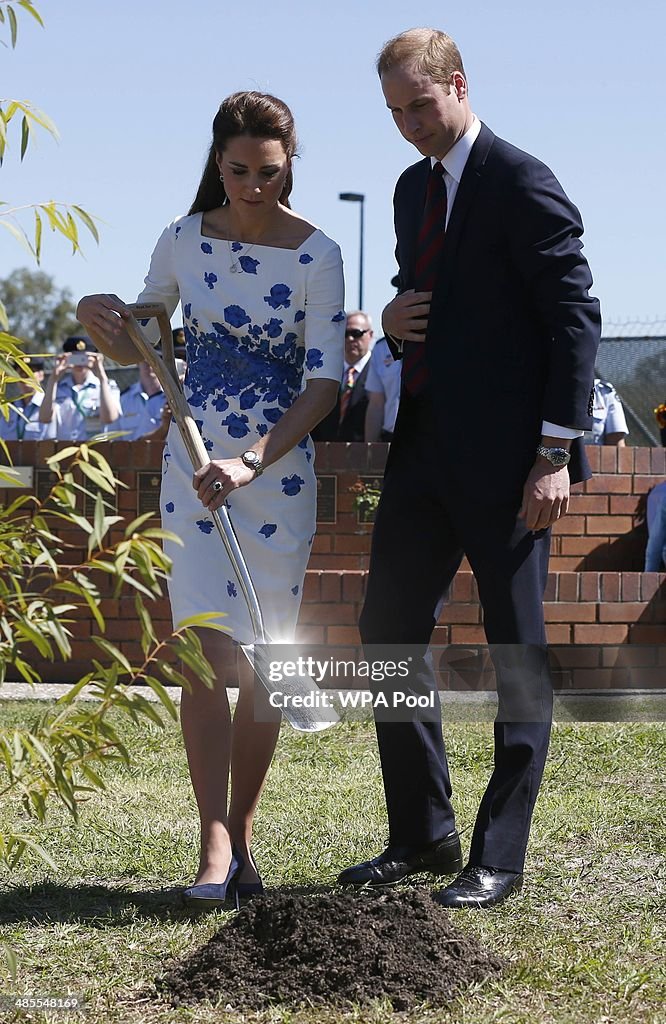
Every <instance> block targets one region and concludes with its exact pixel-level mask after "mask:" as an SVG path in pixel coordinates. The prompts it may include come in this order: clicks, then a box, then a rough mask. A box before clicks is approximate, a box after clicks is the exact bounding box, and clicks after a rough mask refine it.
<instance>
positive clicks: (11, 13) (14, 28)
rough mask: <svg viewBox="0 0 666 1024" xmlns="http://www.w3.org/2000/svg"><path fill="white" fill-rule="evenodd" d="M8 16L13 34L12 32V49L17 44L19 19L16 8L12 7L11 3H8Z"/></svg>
mask: <svg viewBox="0 0 666 1024" xmlns="http://www.w3.org/2000/svg"><path fill="white" fill-rule="evenodd" d="M7 17H8V18H9V28H10V30H11V34H12V50H13V49H14V47H15V46H16V37H17V35H18V24H17V21H16V15H15V14H14V9H13V8H12V7H10V6H9V4H8V5H7Z"/></svg>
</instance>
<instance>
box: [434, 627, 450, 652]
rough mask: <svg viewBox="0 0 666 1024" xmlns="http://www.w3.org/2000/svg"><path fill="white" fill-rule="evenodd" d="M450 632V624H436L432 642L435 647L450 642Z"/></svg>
mask: <svg viewBox="0 0 666 1024" xmlns="http://www.w3.org/2000/svg"><path fill="white" fill-rule="evenodd" d="M449 634H450V630H449V627H448V626H439V625H438V626H435V628H434V630H433V632H432V638H431V641H430V642H431V644H433V646H435V647H437V646H439V645H440V644H448V643H449Z"/></svg>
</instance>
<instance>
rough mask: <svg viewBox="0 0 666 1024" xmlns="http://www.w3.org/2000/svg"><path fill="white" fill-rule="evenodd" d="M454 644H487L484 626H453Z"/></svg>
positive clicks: (452, 636) (452, 641) (452, 637)
mask: <svg viewBox="0 0 666 1024" xmlns="http://www.w3.org/2000/svg"><path fill="white" fill-rule="evenodd" d="M451 643H452V644H485V643H486V634H485V632H484V629H483V626H451Z"/></svg>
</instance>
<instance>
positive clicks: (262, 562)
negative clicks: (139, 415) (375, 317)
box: [162, 218, 344, 642]
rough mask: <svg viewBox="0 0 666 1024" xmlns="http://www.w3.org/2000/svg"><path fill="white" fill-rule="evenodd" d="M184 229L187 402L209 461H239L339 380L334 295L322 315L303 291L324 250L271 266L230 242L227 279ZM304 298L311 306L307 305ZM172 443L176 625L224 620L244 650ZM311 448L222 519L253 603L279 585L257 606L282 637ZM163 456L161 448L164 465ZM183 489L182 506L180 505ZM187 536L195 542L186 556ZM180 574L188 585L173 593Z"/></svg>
mask: <svg viewBox="0 0 666 1024" xmlns="http://www.w3.org/2000/svg"><path fill="white" fill-rule="evenodd" d="M192 220H193V218H191V219H188V218H184V219H183V221H182V225H183V227H182V231H180V232H177V234H178V233H180V234H181V236H182V237H181V241H180V243H179V248H178V250H177V256H176V271H177V275H178V276H177V280H178V288H179V291H180V295H181V303H182V311H183V325H184V329H185V342H186V347H187V363H188V366H187V377H186V382H185V389H184V390H185V396H186V399H187V401H188V404H189V406H190V408H191V411H192V415H193V416H194V417H195V419H196V423H197V428H198V430H199V432H200V434H201V437H202V440H203V444H204V446H205V448H206V451H207V452H208V453H209V457H210V458H211V459H212V458H217V459H227V458H236V457H237V456H238V455H239V454H240V453H241V452H243V451H244V450H245V449H246V448H249V447H250V446H251V445H252V444H253V442H256V441H257V440H258V439H259V438H263V437H265V436H266V434H267V433H268V432H269V430H271V429H272V427H273V426H274V425H275V424H276V423H278V422H279V420H280V419H281V417H282V416H283V415H284V413H285V412H286V411H287V410H288V409H289V408H291V406H292V405H293V403H294V402H295V401H296V399H297V398H298V396H299V395H300V394H301V393H302V391H303V387H304V384H305V377H306V375H308V374H311V373H312V374H316V373H317V372H321V371H322V369H323V370H324V373H326V372H327V370H329V369H331V368H333V367H334V368H335V369H334V372H335V374H336V375H337V363H338V360H339V359H340V351H341V348H342V328H343V324H342V323H341V320H344V314H343V316H342V317H341V318H340V315H339V313H338V312H337V311H338V310H339V309H340V307H341V304H342V303H341V298H340V297H339V296H334V295H333V292H332V291H331V294H330V304H328V305H327V304H325V303H326V300H325V299H324V303H323V304H322V300H321V298H319V296H317V297H316V298H311V296H310V287H311V285H310V282H312V281H315V282H316V281H317V278H316V277H315V275H314V273H313V272H314V271H316V272H317V273H318V272H319V266H320V263H321V262H322V261H321V259H320V252H323V251H324V250H323V249H320V247H319V245H317V246H316V247H315V242H314V240H313V241H312V242H309V243H308V244H307V247H302V248H301V249H299V250H297V251H295V252H291V253H280V254H279V256H278V254H277V253H273V254H271V253H270V252H269V251H267V250H263V251H259V252H258V253H257V252H256V251H254V250H253V251H252V252H248V249H249V244H248V245H244V244H243V243H241V242H231V243H230V248H231V250H232V252H233V253H234V258H235V259H236V260H237V270H238V271H241V272H240V273H236V274H231V273H230V272H229V261H228V260H227V259H226V257H225V256H224V252H225V251H226V252H227V254H228V248H227V243H226V242H222V243H219V242H216V241H215V240H213V239H207V238H205V237H203V236H201V234H200V230H199V222H198V221H197V222H196V229H195V230H194V231H192V230H191V229H190V223H191V221H192ZM180 226H181V225H180V223H179V225H178V227H179V228H180ZM324 241H325V240H324ZM268 249H270V247H268ZM327 251H329V252H330V250H327ZM218 256H219V257H220V259H219V260H218V258H217V257H218ZM181 268H182V269H181ZM313 294H314V293H313ZM307 300H309V301H311V302H312V303H313V305H312V306H309V305H306V301H307ZM306 311H307V316H306ZM336 317H337V318H338V319H336ZM306 321H307V342H306V327H305V324H306ZM331 375H333V374H331ZM169 443H170V445H171V451H172V452H173V461H172V465H171V470H172V473H171V474H170V475H169V480H172V481H173V483H165V488H167V487H168V490H166V489H165V492H164V498H163V505H162V508H163V513H164V518H165V527H166V528H168V529H170V530H172V531H173V532H175V533H177V534H178V535H179V536H181V537H183V539H184V540H185V542H186V547H185V549H181V548H178V549H176V547H175V546H174V548H173V552H174V571H173V580H174V587H173V588H172V589H173V593H174V594H177V593H178V592H179V591H180V593H182V595H183V596H182V598H181V599H180V600H181V605H182V604H186V605H187V608H183V609H182V610H183V617H185V614H195V613H196V612H197V611H205V610H208V611H210V610H211V609H215V610H218V611H224V612H226V614H227V619H226V622H225V625H228V626H229V627H230V628H231V630H232V635H234V636H237V637H238V638H239V639H240V640H241V642H248V641H246V640H245V639H244V630H245V629H246V628H247V626H246V625H244V623H246V622H247V609H246V608H245V602H244V600H243V599H242V592H241V590H240V587H239V586H238V583H237V581H236V580H235V578H234V575H233V572H232V570H231V569H230V568H229V567H228V562H227V563H225V562H221V564H222V565H225V564H226V565H227V569H226V572H225V571H224V569H222V573H223V575H222V574H221V573H220V574H213V575H212V576H211V574H210V573H206V572H205V571H204V570H205V569H206V568H208V562H209V560H210V559H211V558H215V559H217V558H220V559H223V558H224V554H223V551H222V546H221V545H219V549H220V550H219V551H218V550H217V547H218V545H216V543H215V541H216V539H217V538H212V540H208V539H207V538H208V537H210V535H211V534H213V533H216V532H217V531H216V529H215V522H214V520H213V518H212V517H211V515H210V513H209V512H207V510H206V509H205V507H204V506H203V505H201V503H200V502H199V501H198V499H197V496H196V493H195V492H194V491H193V490H192V488H191V487H189V486H188V487H187V488H184V486H183V484H184V481H185V479H186V478H189V479H187V483H188V485H189V481H190V480H191V469H190V467H189V465H188V459H187V455H186V452H185V449H184V447H183V445H182V442H181V439H180V437H179V435H178V431H177V430H176V428H175V426H174V425H172V427H171V434H170V438H169ZM313 450H314V446H313V444H312V440H311V438H310V437H309V436H306V437H304V438H302V439H301V440H300V441H299V443H298V445H297V446H296V447H295V448H294V449H293V450H292V451H291V452H290V453H288V454H287V455H286V456H285V457H284V459H283V460H281V462H280V464H278V465H276V466H275V467H269V469H268V470H267V473H266V475H265V476H264V477H262V478H260V479H259V480H258V482H257V485H256V487H255V488H244V489H243V490H242V491H239V492H238V495H239V496H238V499H237V502H236V504H235V506H234V509H233V511H231V518H232V522H234V525H235V527H236V529H237V531H238V532H239V539H240V540H241V545H242V546H243V548H244V551H245V552H246V557H247V558H248V562H249V565H250V570H251V572H252V573H253V576H254V578H255V585H256V586H257V590H258V593H259V597H260V600H263V596H264V595H263V590H262V587H266V585H267V584H266V580H267V579H268V578H269V576H270V578H271V579H272V580H274V579H275V578H276V577H277V578H279V579H282V580H283V581H282V585H281V590H280V596H279V599H276V597H275V594H274V593H272V596H270V597H267V599H266V605H265V606H264V605H263V604H262V609H264V607H265V609H266V613H267V615H268V619H267V623H268V626H267V628H269V629H270V631H271V633H272V634H273V635H289V632H290V630H291V628H293V623H294V622H295V617H296V615H297V609H298V606H299V603H300V600H301V595H302V590H303V586H302V583H303V575H301V573H302V574H304V573H305V567H306V563H307V558H308V555H309V552H310V549H311V546H312V538H311V537H310V534H311V531H312V528H313V525H314V483H315V481H314V475H313V471H312V466H311V461H312V458H313ZM169 458H170V455H169V453H168V452H166V450H165V463H164V464H165V466H166V465H167V464H168V461H167V460H168V459H169ZM271 470H272V475H271ZM189 491H191V492H192V496H191V498H190V497H189V496H188V497H186V495H188V492H189ZM229 504H230V503H229V502H227V507H228V506H229ZM188 530H189V533H190V535H191V534H192V533H194V535H195V536H196V538H197V541H196V542H195V544H194V545H193V546H191V547H188V540H187V533H188ZM204 537H205V538H206V540H204ZM308 538H310V540H308ZM245 544H247V547H245ZM253 545H254V547H253ZM169 553H170V554H171V550H170V551H169ZM285 559H287V561H285ZM287 564H288V566H289V568H288V570H287V569H286V566H287ZM282 573H284V578H283V577H282ZM179 574H180V579H185V580H186V581H187V585H185V586H183V587H182V588H181V587H180V584H179ZM195 579H196V585H195V586H194V587H193V586H192V582H193V581H194V580H195ZM272 586H273V585H272V584H271V587H272ZM268 593H271V591H267V594H268ZM196 595H198V598H197V596H196ZM287 596H288V600H286V601H285V600H284V598H285V597H287ZM176 604H178V598H176ZM174 614H175V612H174ZM276 616H277V618H276ZM174 621H176V620H175V619H174ZM280 622H283V623H285V624H286V626H285V629H286V632H285V630H282V629H280V628H279V624H280Z"/></svg>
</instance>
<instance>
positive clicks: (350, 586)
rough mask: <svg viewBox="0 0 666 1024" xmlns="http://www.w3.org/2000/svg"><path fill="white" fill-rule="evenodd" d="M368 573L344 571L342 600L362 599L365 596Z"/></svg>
mask: <svg viewBox="0 0 666 1024" xmlns="http://www.w3.org/2000/svg"><path fill="white" fill-rule="evenodd" d="M366 582H367V573H364V572H344V573H343V574H342V600H343V601H359V602H360V601H362V600H363V598H364V597H365V587H366Z"/></svg>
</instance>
